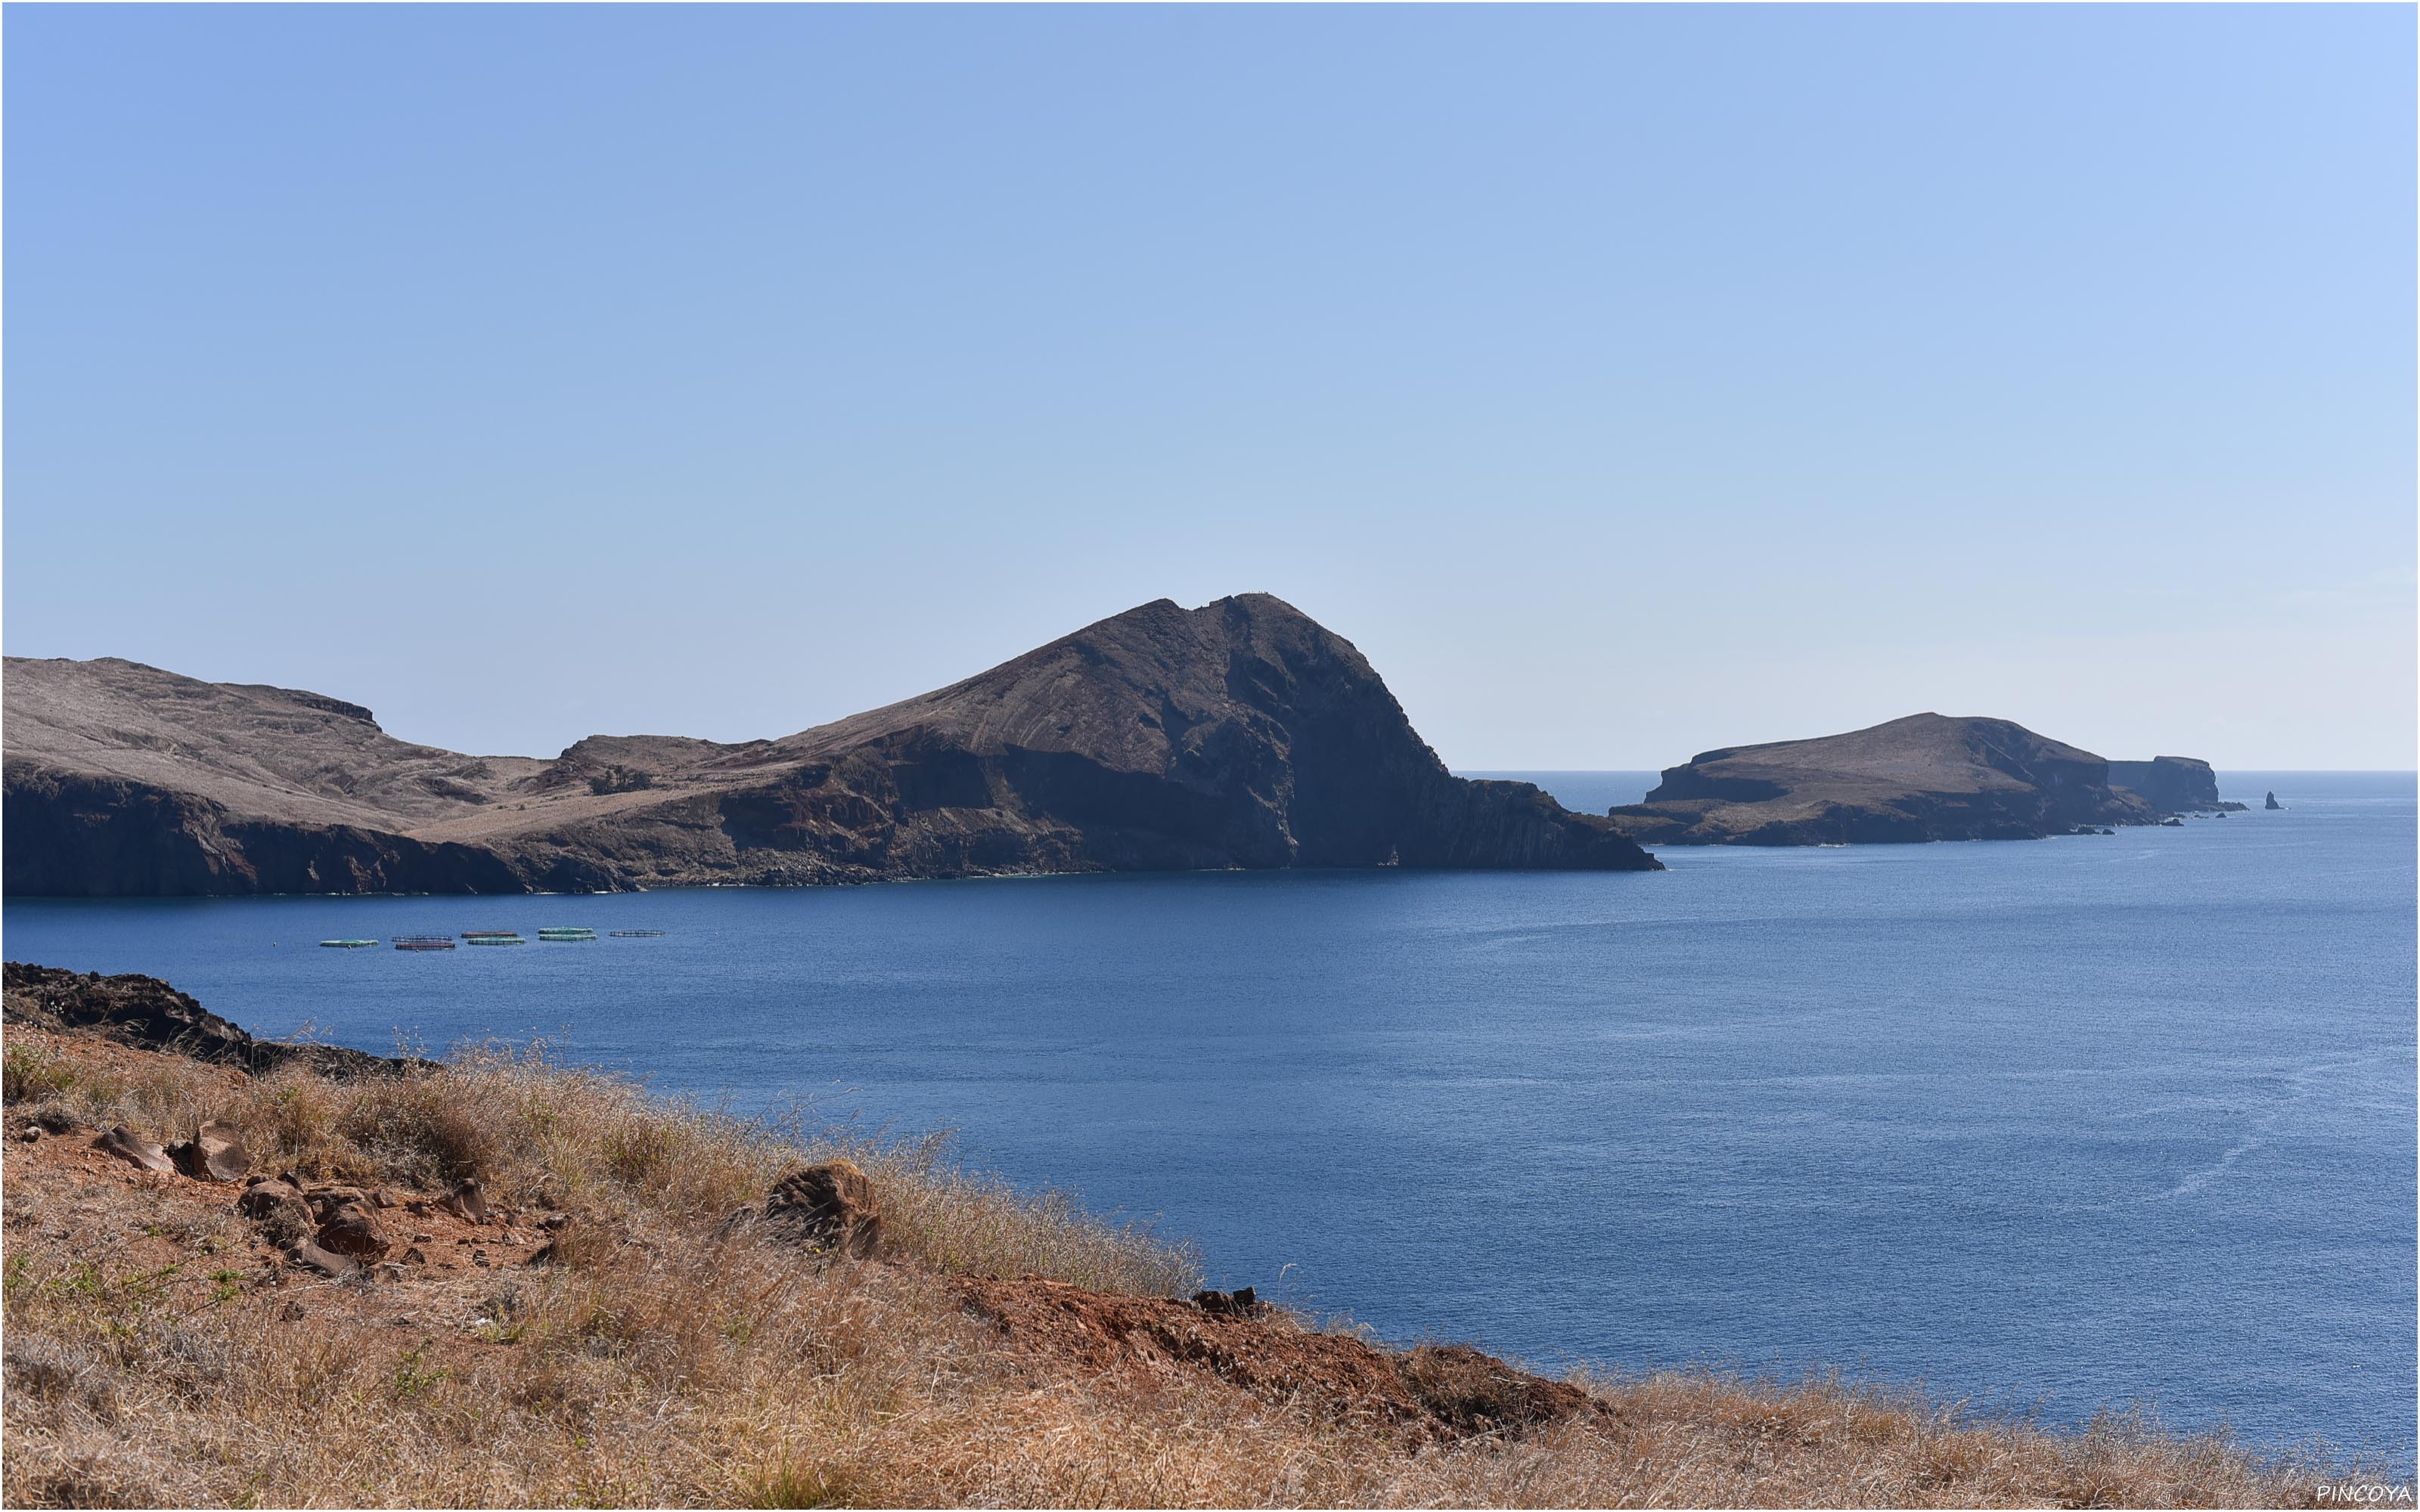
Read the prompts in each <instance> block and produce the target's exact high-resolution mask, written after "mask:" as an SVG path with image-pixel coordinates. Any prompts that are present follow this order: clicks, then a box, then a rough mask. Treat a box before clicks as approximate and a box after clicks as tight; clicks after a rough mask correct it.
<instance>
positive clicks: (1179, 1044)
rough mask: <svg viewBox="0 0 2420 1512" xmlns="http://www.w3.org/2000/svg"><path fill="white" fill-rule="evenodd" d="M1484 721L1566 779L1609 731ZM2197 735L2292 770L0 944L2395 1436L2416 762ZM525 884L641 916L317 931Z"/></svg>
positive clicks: (1715, 1316) (1718, 1333)
mask: <svg viewBox="0 0 2420 1512" xmlns="http://www.w3.org/2000/svg"><path fill="white" fill-rule="evenodd" d="M1524 775H1528V776H1531V777H1532V778H1533V779H1536V780H1539V781H1541V782H1542V783H1543V784H1544V786H1546V787H1547V788H1548V789H1549V790H1550V791H1552V792H1554V793H1555V794H1556V795H1558V796H1559V797H1561V798H1562V799H1563V800H1564V801H1565V802H1567V803H1569V804H1571V805H1572V806H1573V807H1575V808H1586V809H1592V810H1603V809H1604V808H1605V807H1606V805H1607V804H1610V803H1615V802H1628V801H1633V800H1635V799H1637V797H1638V796H1639V795H1641V794H1642V793H1643V792H1644V790H1645V788H1646V787H1647V785H1648V784H1649V783H1650V782H1651V781H1652V774H1643V773H1603V772H1598V773H1544V774H1524ZM2223 781H2224V784H2225V788H2226V794H2227V795H2228V796H2230V797H2235V798H2240V799H2243V800H2246V801H2248V802H2251V803H2254V804H2256V805H2257V803H2258V802H2259V800H2260V796H2261V794H2262V793H2263V791H2264V790H2267V789H2270V788H2274V789H2275V790H2276V791H2277V794H2278V795H2279V798H2280V800H2281V801H2282V802H2284V803H2286V804H2288V806H2289V807H2288V809H2287V810H2285V811H2284V812H2279V813H2267V812H2262V811H2259V810H2257V808H2256V810H2255V811H2253V812H2250V813H2242V814H2236V815H2234V816H2232V817H2230V818H2227V819H2224V820H2217V819H2205V820H2195V821H2192V822H2189V823H2187V824H2186V825H2184V826H2183V827H2182V828H2177V829H2161V828H2152V829H2130V830H2124V831H2120V832H2119V833H2118V834H2117V835H2116V836H2114V837H2108V838H2100V837H2086V838H2074V839H2061V840H2051V841H2032V842H1999V843H1971V844H1945V845H1900V846H1871V847H1860V848H1855V849H1820V850H1747V849H1718V850H1670V851H1666V852H1664V853H1663V854H1664V857H1665V859H1666V861H1667V862H1668V865H1669V866H1670V868H1671V870H1670V871H1669V872H1666V873H1662V874H1623V875H1573V874H1545V875H1520V874H1505V873H1494V874H1490V873H1447V872H1326V873H1296V874H1291V875H1287V874H1256V875H1253V874H1236V873H1217V874H1199V873H1197V874H1183V875H1159V876H1125V877H1071V878H1051V879H1039V880H1017V881H982V882H954V883H921V884H895V885H891V886H883V887H857V888H830V889H817V890H808V891H796V892H789V891H741V890H701V891H682V892H657V893H645V894H632V895H622V896H613V897H594V898H535V899H533V898H493V899H460V898H401V899H273V900H258V901H228V902H204V901H180V902H170V903H27V902H11V903H8V904H7V906H6V912H5V924H6V933H7V938H6V949H7V953H8V958H9V959H11V960H23V961H37V962H43V963H47V964H57V965H66V966H71V967H75V968H78V969H98V970H102V971H112V972H116V971H143V972H149V973H152V974H154V975H157V976H161V977H164V978H166V979H168V980H170V981H172V982H174V983H176V984H177V985H178V986H179V987H182V988H185V989H187V990H188V991H191V992H193V993H194V995H197V996H199V997H200V998H201V999H202V1001H203V1002H204V1003H206V1004H207V1005H209V1007H211V1008H213V1009H216V1010H218V1011H221V1012H223V1013H225V1014H226V1015H227V1016H229V1017H231V1018H233V1019H235V1020H236V1021H237V1022H239V1023H240V1024H242V1025H244V1026H246V1027H249V1028H251V1029H253V1030H255V1031H256V1032H259V1033H263V1034H268V1035H282V1034H286V1033H289V1032H291V1031H293V1030H295V1029H297V1028H299V1027H301V1026H302V1025H304V1024H305V1023H306V1022H308V1023H310V1024H313V1025H316V1026H317V1027H318V1032H319V1033H320V1034H321V1035H322V1036H323V1037H326V1038H330V1039H334V1040H335V1041H340V1042H344V1043H348V1044H354V1045H359V1046H362V1047H364V1048H367V1049H373V1050H380V1051H389V1050H391V1049H392V1047H393V1045H394V1043H395V1041H396V1036H397V1033H398V1032H401V1033H402V1034H404V1035H406V1036H408V1037H409V1038H411V1039H412V1040H414V1041H420V1042H421V1043H423V1044H425V1045H427V1046H429V1047H432V1048H439V1049H442V1048H443V1047H444V1046H445V1045H446V1044H448V1043H449V1042H451V1041H457V1040H458V1039H463V1038H477V1037H486V1036H490V1035H497V1034H504V1035H526V1034H531V1033H536V1034H543V1035H545V1036H547V1037H549V1038H551V1039H554V1040H556V1041H558V1042H559V1043H560V1044H562V1045H563V1046H565V1047H566V1049H567V1051H568V1052H569V1053H570V1054H571V1055H572V1056H574V1057H578V1058H582V1059H589V1060H595V1061H600V1062H605V1063H610V1064H613V1065H616V1066H627V1067H631V1068H634V1069H638V1070H642V1071H644V1072H646V1073H647V1074H648V1075H649V1077H650V1078H651V1080H652V1081H653V1082H654V1083H655V1084H656V1085H658V1086H659V1087H662V1088H670V1089H677V1090H685V1091H693V1092H697V1093H701V1094H704V1095H706V1097H707V1098H708V1099H709V1100H711V1099H714V1098H719V1097H721V1096H723V1095H725V1094H728V1095H729V1096H730V1097H731V1098H732V1099H733V1100H734V1101H735V1102H736V1103H738V1104H740V1105H743V1106H758V1105H764V1104H767V1103H776V1102H781V1101H784V1100H791V1099H811V1100H812V1101H813V1103H814V1106H815V1108H816V1109H817V1110H818V1111H819V1112H820V1113H822V1114H823V1115H825V1116H828V1117H829V1118H830V1119H833V1120H835V1121H839V1120H844V1119H858V1120H861V1122H863V1123H866V1124H870V1125H887V1126H890V1127H892V1128H893V1129H895V1130H897V1131H900V1132H916V1131H923V1130H928V1129H932V1128H936V1127H950V1128H954V1129H956V1130H958V1131H960V1133H961V1135H962V1138H963V1141H964V1144H965V1147H966V1149H967V1150H968V1151H969V1152H970V1154H971V1155H972V1156H973V1157H974V1158H975V1159H976V1160H977V1161H978V1162H980V1163H982V1164H985V1165H991V1166H994V1167H996V1168H998V1169H999V1170H1001V1172H1003V1173H1004V1174H1005V1175H1007V1176H1008V1177H1009V1178H1010V1179H1012V1180H1016V1181H1017V1182H1019V1183H1024V1184H1029V1185H1041V1184H1045V1183H1053V1184H1059V1185H1063V1186H1067V1187H1072V1188H1075V1189H1077V1190H1078V1191H1079V1192H1081V1193H1082V1194H1083V1196H1085V1198H1086V1200H1087V1201H1088V1202H1090V1203H1091V1204H1092V1205H1093V1206H1094V1207H1095V1208H1098V1209H1102V1210H1121V1211H1125V1212H1127V1213H1130V1214H1140V1215H1156V1217H1157V1219H1158V1221H1159V1223H1160V1224H1161V1226H1162V1227H1164V1228H1165V1229H1166V1230H1168V1231H1170V1232H1172V1233H1174V1234H1178V1235H1183V1236H1187V1237H1190V1238H1192V1239H1195V1240H1197V1241H1199V1242H1200V1243H1201V1244H1202V1248H1203V1249H1204V1250H1205V1251H1206V1252H1207V1254H1208V1255H1209V1257H1210V1259H1211V1262H1212V1266H1213V1269H1214V1271H1215V1273H1216V1277H1217V1279H1218V1282H1219V1283H1220V1284H1224V1285H1236V1284H1244V1283H1250V1284H1254V1285H1257V1286H1259V1287H1261V1288H1263V1289H1264V1290H1268V1289H1272V1288H1274V1289H1275V1290H1277V1291H1278V1292H1280V1293H1281V1294H1283V1295H1286V1296H1288V1297H1290V1298H1292V1299H1293V1300H1295V1301H1296V1302H1299V1303H1303V1304H1308V1305H1310V1306H1312V1307H1314V1308H1316V1309H1319V1310H1322V1311H1326V1312H1337V1313H1349V1314H1351V1315H1352V1316H1354V1317H1355V1318H1357V1319H1360V1320H1362V1321H1364V1322H1366V1323H1369V1324H1371V1325H1373V1327H1375V1328H1376V1329H1377V1330H1378V1331H1379V1332H1380V1333H1381V1334H1382V1335H1387V1336H1389V1337H1392V1338H1395V1339H1398V1340H1411V1339H1416V1338H1419V1337H1421V1336H1431V1335H1433V1336H1437V1337H1443V1338H1451V1339H1470V1340H1475V1341H1478V1342H1480V1343H1482V1344H1484V1345H1485V1346H1487V1347H1489V1348H1491V1349H1495V1350H1501V1351H1505V1352H1509V1353H1512V1354H1515V1355H1519V1356H1522V1357H1525V1358H1527V1359H1528V1360H1529V1361H1530V1362H1532V1363H1534V1364H1537V1365H1543V1366H1547V1367H1550V1368H1551V1367H1555V1366H1558V1365H1562V1364H1565V1363H1568V1362H1572V1361H1587V1362H1593V1363H1598V1364H1603V1365H1616V1366H1625V1367H1648V1366H1656V1365H1679V1364H1686V1363H1691V1362H1712V1363H1714V1364H1718V1365H1731V1366H1737V1367H1742V1368H1746V1369H1750V1370H1756V1369H1764V1368H1774V1369H1777V1370H1781V1371H1785V1372H1794V1371H1797V1370H1799V1369H1802V1368H1804V1367H1807V1366H1809V1365H1840V1366H1845V1367H1847V1368H1848V1369H1850V1370H1851V1371H1852V1372H1854V1373H1859V1374H1863V1375H1867V1376H1870V1377H1879V1378H1885V1379H1888V1380H1893V1381H1924V1382H1927V1383H1929V1384H1930V1385H1931V1386H1932V1387H1933V1388H1934V1389H1936V1390H1937V1391H1940V1392H1944V1393H1947V1394H1951V1395H1956V1396H1968V1397H1971V1398H1974V1399H1976V1400H1977V1401H1978V1402H1982V1403H1988V1404H1997V1405H2003V1406H2016V1407H2032V1406H2036V1405H2039V1406H2040V1408H2042V1409H2043V1411H2044V1412H2046V1414H2047V1415H2049V1416H2050V1417H2052V1418H2055V1419H2071V1418H2075V1417H2080V1416H2083V1415H2085V1414H2087V1413H2089V1412H2091V1411H2092V1410H2093V1409H2094V1408H2096V1407H2098V1406H2100V1405H2102V1404H2104V1403H2129V1402H2149V1403H2152V1404H2154V1405H2155V1406H2156V1408H2157V1409H2158V1410H2159V1411H2160V1412H2161V1413H2162V1414H2163V1415H2164V1417H2166V1418H2167V1419H2168V1420H2169V1421H2170V1422H2171V1423H2174V1424H2178V1425H2183V1426H2202V1425H2209V1424H2213V1423H2217V1422H2220V1421H2226V1422H2231V1423H2232V1424H2233V1425H2234V1426H2235V1427H2237V1428H2238V1429H2239V1430H2240V1431H2242V1433H2244V1434H2245V1435H2247V1436H2248V1437H2250V1438H2252V1439H2254V1440H2256V1441H2257V1442H2261V1443H2272V1444H2282V1443H2287V1442H2288V1441H2292V1440H2295V1439H2299V1438H2301V1437H2304V1436H2305V1435H2319V1436H2322V1437H2325V1438H2327V1439H2329V1440H2332V1441H2334V1442H2335V1443H2339V1444H2343V1445H2347V1446H2351V1447H2368V1448H2371V1449H2376V1450H2382V1451H2385V1452H2388V1453H2392V1454H2395V1455H2397V1456H2398V1457H2400V1458H2404V1459H2405V1460H2406V1462H2407V1463H2408V1462H2409V1456H2410V1454H2411V1451H2412V1444H2413V1439H2414V1406H2413V1401H2414V1381H2415V1370H2420V1362H2416V1361H2415V1357H2414V1335H2415V1326H2420V1325H2416V1324H2415V1316H2414V1290H2415V1275H2416V1274H2420V1271H2416V1270H2415V1266H2416V1265H2420V1261H2416V1260H2415V1254H2414V1234H2415V1227H2420V1214H2415V1211H2414V1192H2415V1183H2420V1170H2415V1132H2414V1131H2415V1105H2414V1087H2415V1076H2420V1069H2416V1068H2415V1063H2414V1039H2415V1011H2414V1002H2415V982H2414V937H2415V922H2416V921H2415V917H2414V895H2415V881H2414V869H2413V856H2414V841H2415V836H2414V810H2415V789H2414V779H2413V778H2412V776H2411V775H2410V774H2389V775H2360V774H2341V773H2331V774H2311V773H2285V772H2280V773H2242V774H2232V775H2229V776H2227V777H2226V778H2224V779H2223ZM548 924H584V925H590V926H593V927H595V928H596V929H597V930H598V931H600V932H602V931H605V930H609V929H617V928H638V927H654V928H660V929H663V930H665V931H667V932H668V933H666V934H665V936H664V937H663V938H661V939H634V940H614V939H605V940H600V941H598V942H597V943H595V944H592V945H572V946H556V945H539V944H532V945H530V946H527V947H525V948H522V949H507V950H473V949H461V950H455V951H451V952H446V953H442V954H431V955H414V954H407V953H403V952H398V951H395V950H392V949H378V950H358V951H346V950H329V949H318V948H316V946H315V944H314V942H315V941H317V940H318V939H320V938H323V937H326V936H331V935H377V936H387V935H393V934H398V933H408V932H412V931H423V930H427V931H442V932H445V933H456V932H458V931H461V930H465V929H477V928H498V927H502V928H518V929H520V930H521V931H523V932H524V933H527V932H531V931H534V930H535V929H536V928H537V927H539V926H541V925H548Z"/></svg>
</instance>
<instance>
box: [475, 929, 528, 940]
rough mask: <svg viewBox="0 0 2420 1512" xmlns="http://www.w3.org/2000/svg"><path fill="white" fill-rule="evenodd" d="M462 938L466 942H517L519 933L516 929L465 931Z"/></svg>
mask: <svg viewBox="0 0 2420 1512" xmlns="http://www.w3.org/2000/svg"><path fill="white" fill-rule="evenodd" d="M462 937H463V938H464V939H466V940H518V939H520V937H521V932H520V931H519V930H517V929H466V930H464V931H463V932H462Z"/></svg>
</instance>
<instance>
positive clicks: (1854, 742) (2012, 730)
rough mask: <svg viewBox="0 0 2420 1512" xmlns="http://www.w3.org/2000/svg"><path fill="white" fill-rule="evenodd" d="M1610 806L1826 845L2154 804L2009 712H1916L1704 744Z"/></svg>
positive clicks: (1669, 826) (1680, 841)
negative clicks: (1730, 743) (1639, 798)
mask: <svg viewBox="0 0 2420 1512" xmlns="http://www.w3.org/2000/svg"><path fill="white" fill-rule="evenodd" d="M1610 817H1611V818H1612V820H1613V822H1614V823H1615V824H1616V825H1620V826H1621V830H1622V832H1623V833H1625V834H1627V835H1629V836H1630V837H1631V838H1632V839H1634V840H1637V841H1640V842H1642V843H1646V844H1666V845H1832V844H1856V843H1874V842H1884V841H1933V840H2031V839H2039V838H2040V837H2041V836H2044V835H2054V834H2064V833H2066V832H2068V831H2070V830H2072V829H2075V828H2076V827H2078V826H2080V825H2127V824H2143V823H2146V822H2148V821H2149V820H2150V819H2152V818H2154V817H2155V812H2154V810H2153V809H2152V807H2151V805H2150V804H2149V803H2147V802H2146V801H2145V800H2144V799H2142V798H2140V797H2138V796H2136V795H2134V794H2132V793H2129V792H2126V791H2124V790H2122V789H2117V788H2113V787H2112V786H2111V785H2110V781H2109V764H2108V763H2107V762H2104V761H2102V759H2101V758H2100V757H2098V756H2095V755H2093V754H2092V753H2091V752H2090V751H2087V750H2080V749H2078V748H2075V747H2073V746H2069V745H2064V744H2062V743H2060V742H2058V741H2055V740H2051V739H2049V738H2047V737H2045V736H2042V735H2038V734H2036V733H2033V732H2032V731H2030V730H2027V729H2025V728H2024V726H2022V725H2017V724H2011V723H2009V721H2008V720H2006V719H1978V718H1950V717H1945V716H1943V715H1938V714H1917V715H1911V716H1910V717H1907V718H1904V719H1894V720H1892V721H1890V722H1889V723H1888V724H1879V725H1875V726H1873V727H1872V728H1871V729H1868V730H1857V731H1852V732H1850V733H1847V734H1842V735H1827V736H1824V737H1823V738H1820V739H1816V740H1788V741H1779V742H1776V743H1774V744H1772V745H1765V746H1738V747H1733V748H1728V749H1724V750H1710V751H1707V752H1705V753H1703V754H1702V755H1699V756H1697V757H1695V758H1692V759H1691V760H1690V761H1689V763H1688V764H1686V765H1683V766H1675V767H1670V768H1668V769H1667V770H1666V771H1665V773H1664V780H1663V782H1662V783H1661V784H1660V785H1658V786H1657V787H1656V789H1655V791H1653V792H1652V793H1650V794H1649V795H1647V801H1646V802H1644V803H1639V804H1632V805H1629V806H1627V807H1624V808H1618V809H1615V810H1612V811H1611V814H1610Z"/></svg>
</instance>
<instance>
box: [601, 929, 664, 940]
mask: <svg viewBox="0 0 2420 1512" xmlns="http://www.w3.org/2000/svg"><path fill="white" fill-rule="evenodd" d="M661 933H663V931H662V930H659V929H617V930H614V931H613V937H614V938H615V939H617V940H652V939H654V938H656V937H657V936H658V935H660V934H661Z"/></svg>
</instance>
